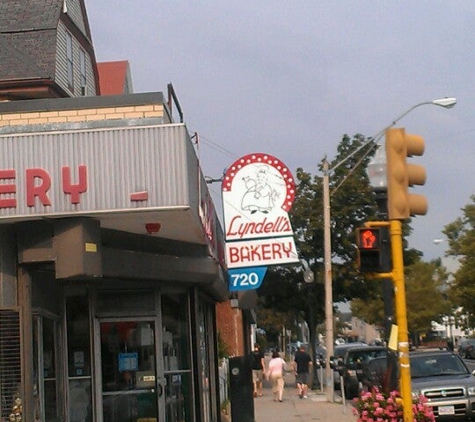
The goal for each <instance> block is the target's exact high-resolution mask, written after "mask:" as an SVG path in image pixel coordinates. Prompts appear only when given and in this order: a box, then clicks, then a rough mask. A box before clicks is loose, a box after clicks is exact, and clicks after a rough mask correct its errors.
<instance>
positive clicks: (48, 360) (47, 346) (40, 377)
mask: <svg viewBox="0 0 475 422" xmlns="http://www.w3.org/2000/svg"><path fill="white" fill-rule="evenodd" d="M55 333H56V322H55V321H54V320H52V319H50V318H47V317H43V316H39V315H36V316H34V324H33V335H34V337H33V339H34V344H33V345H34V347H33V353H34V362H33V374H34V383H35V384H34V398H35V418H36V420H38V421H54V420H56V418H57V417H58V397H57V379H56V372H57V370H56V334H55Z"/></svg>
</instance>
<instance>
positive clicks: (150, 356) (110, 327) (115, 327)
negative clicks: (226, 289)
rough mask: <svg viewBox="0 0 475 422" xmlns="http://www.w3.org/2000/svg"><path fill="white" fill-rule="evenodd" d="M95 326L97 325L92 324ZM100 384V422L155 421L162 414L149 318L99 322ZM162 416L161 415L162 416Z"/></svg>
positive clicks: (160, 379)
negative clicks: (160, 411)
mask: <svg viewBox="0 0 475 422" xmlns="http://www.w3.org/2000/svg"><path fill="white" fill-rule="evenodd" d="M96 327H97V325H96ZM98 331H99V333H98V334H99V336H98V337H99V341H100V344H99V345H98V346H100V364H99V367H100V377H99V380H100V384H101V388H100V390H101V397H100V399H99V400H100V401H102V406H101V408H102V411H100V413H102V418H99V419H100V420H102V421H104V422H156V421H157V422H158V421H159V420H164V419H163V417H159V409H160V408H161V409H162V412H163V403H161V402H162V401H163V390H164V388H163V385H162V377H160V376H159V374H158V371H157V356H156V351H157V348H156V326H155V321H154V320H153V319H150V318H149V319H147V318H145V319H137V318H134V319H127V318H121V319H99V321H98ZM163 416H164V415H163Z"/></svg>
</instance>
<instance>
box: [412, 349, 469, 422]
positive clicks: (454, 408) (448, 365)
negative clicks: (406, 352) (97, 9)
mask: <svg viewBox="0 0 475 422" xmlns="http://www.w3.org/2000/svg"><path fill="white" fill-rule="evenodd" d="M410 359H411V380H412V382H411V384H412V394H413V396H419V395H423V396H425V397H426V398H427V400H428V404H429V405H430V406H432V408H433V411H434V415H435V416H436V418H437V420H438V421H440V420H451V421H454V420H462V421H468V420H470V419H472V418H473V417H474V416H475V409H474V406H475V376H474V375H473V374H472V373H470V371H469V369H468V368H467V366H466V365H465V363H464V362H463V360H462V359H461V358H460V356H457V355H455V354H453V353H452V352H449V351H436V352H418V353H412V354H411V358H410Z"/></svg>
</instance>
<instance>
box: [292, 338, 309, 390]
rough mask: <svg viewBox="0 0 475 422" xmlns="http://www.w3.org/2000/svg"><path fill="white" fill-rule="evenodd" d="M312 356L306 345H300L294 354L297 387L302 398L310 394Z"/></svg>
mask: <svg viewBox="0 0 475 422" xmlns="http://www.w3.org/2000/svg"><path fill="white" fill-rule="evenodd" d="M312 363H313V362H312V358H311V356H310V355H309V354H308V353H307V352H306V351H305V347H304V346H300V347H299V350H298V351H297V352H296V353H295V356H294V372H295V381H296V383H297V389H298V392H299V397H300V398H301V399H307V398H308V395H307V392H308V379H309V375H310V367H311V366H312Z"/></svg>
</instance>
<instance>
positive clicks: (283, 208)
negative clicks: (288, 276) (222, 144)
mask: <svg viewBox="0 0 475 422" xmlns="http://www.w3.org/2000/svg"><path fill="white" fill-rule="evenodd" d="M222 197H223V211H224V225H225V236H226V263H227V266H228V268H229V269H232V268H244V267H258V266H268V265H282V264H289V263H294V262H299V259H298V255H297V249H296V246H295V242H294V238H293V230H292V226H291V224H290V219H289V214H288V212H289V210H290V208H291V207H292V204H293V201H294V197H295V181H294V178H293V176H292V173H291V172H290V170H289V169H288V168H287V166H286V165H285V164H284V163H283V162H282V161H280V160H279V159H277V158H275V157H273V156H271V155H269V154H263V153H255V154H248V155H245V156H244V157H242V158H240V159H238V160H236V161H235V162H234V163H233V164H232V165H231V166H230V167H229V169H228V170H227V171H226V174H225V175H224V179H223V184H222Z"/></svg>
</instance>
